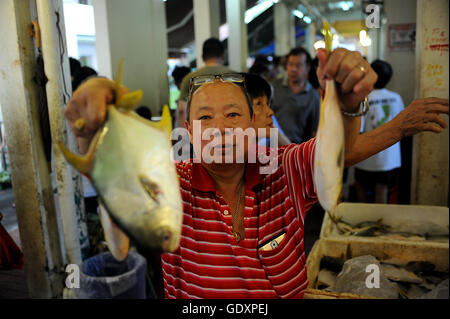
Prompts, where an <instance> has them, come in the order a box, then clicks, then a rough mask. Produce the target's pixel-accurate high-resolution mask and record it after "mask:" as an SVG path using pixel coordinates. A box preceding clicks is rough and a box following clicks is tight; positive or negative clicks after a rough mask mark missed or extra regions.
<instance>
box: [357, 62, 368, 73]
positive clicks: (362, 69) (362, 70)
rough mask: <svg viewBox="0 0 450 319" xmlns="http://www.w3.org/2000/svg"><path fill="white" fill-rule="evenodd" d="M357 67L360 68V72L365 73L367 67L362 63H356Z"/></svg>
mask: <svg viewBox="0 0 450 319" xmlns="http://www.w3.org/2000/svg"><path fill="white" fill-rule="evenodd" d="M358 68H359V69H360V70H361V72H362V73H364V75H366V74H367V69H366V68H365V67H364V66H363V65H361V64H358Z"/></svg>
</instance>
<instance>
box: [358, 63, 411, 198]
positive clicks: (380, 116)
mask: <svg viewBox="0 0 450 319" xmlns="http://www.w3.org/2000/svg"><path fill="white" fill-rule="evenodd" d="M371 66H372V68H373V69H374V71H375V72H376V73H377V75H378V81H377V83H376V84H375V89H374V90H373V91H372V92H371V93H370V94H369V96H368V99H369V106H370V108H369V112H368V113H367V114H366V115H365V116H364V117H363V118H362V119H361V133H367V132H369V131H372V130H374V129H376V128H377V127H379V126H381V125H383V124H384V123H386V122H389V121H390V120H392V119H393V118H394V117H395V116H397V114H398V113H400V112H401V111H402V110H403V108H404V104H403V100H402V98H401V96H400V95H399V94H397V93H395V92H392V91H389V90H388V89H386V88H385V86H386V84H387V83H388V82H389V80H390V79H391V77H392V68H391V65H390V64H389V63H387V62H385V61H381V60H376V61H374V62H372V64H371ZM401 165H402V162H401V152H400V142H397V143H395V144H394V145H392V146H391V147H389V148H387V149H385V150H384V151H381V152H379V153H377V154H375V155H373V156H371V157H369V158H368V159H366V160H364V161H362V162H360V163H358V164H356V165H355V180H356V182H357V196H358V201H360V202H367V201H368V199H367V192H368V191H373V192H374V194H375V202H376V203H387V201H388V191H389V187H390V186H392V185H395V184H396V183H398V170H396V169H398V168H400V167H401Z"/></svg>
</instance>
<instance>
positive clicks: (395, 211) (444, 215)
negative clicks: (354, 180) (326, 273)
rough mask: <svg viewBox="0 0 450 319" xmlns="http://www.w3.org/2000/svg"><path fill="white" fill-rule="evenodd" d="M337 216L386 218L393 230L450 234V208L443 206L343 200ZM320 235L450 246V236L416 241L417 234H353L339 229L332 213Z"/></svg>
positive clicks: (349, 219) (354, 220)
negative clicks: (340, 231)
mask: <svg viewBox="0 0 450 319" xmlns="http://www.w3.org/2000/svg"><path fill="white" fill-rule="evenodd" d="M333 215H334V216H335V217H337V218H339V217H342V220H343V221H345V222H347V223H349V224H351V225H356V224H358V223H360V222H364V221H377V220H379V219H380V218H382V219H383V221H382V223H383V224H386V225H389V226H390V227H391V229H390V231H391V232H407V233H416V234H425V233H428V234H429V235H440V236H442V235H446V236H448V234H449V209H448V207H439V206H415V205H390V204H363V203H341V204H339V205H338V206H337V207H336V209H335V210H334V212H333ZM320 238H331V239H336V240H344V241H353V240H356V241H363V242H364V241H369V242H370V241H381V242H399V243H411V242H414V243H417V244H420V245H426V246H438V247H440V246H442V247H447V249H448V246H449V242H448V240H444V242H442V241H440V242H438V241H433V240H432V239H431V240H422V241H416V240H415V239H414V237H411V238H408V237H402V238H401V239H392V238H383V237H364V236H349V235H343V234H340V233H339V230H338V229H337V228H336V225H335V223H334V222H333V221H332V220H331V218H330V216H329V215H328V213H326V214H325V218H324V220H323V223H322V229H321V231H320Z"/></svg>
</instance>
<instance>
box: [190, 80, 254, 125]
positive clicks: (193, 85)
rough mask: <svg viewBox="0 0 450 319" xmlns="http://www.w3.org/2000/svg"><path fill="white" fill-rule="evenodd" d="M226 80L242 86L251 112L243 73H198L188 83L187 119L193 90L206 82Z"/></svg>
mask: <svg viewBox="0 0 450 319" xmlns="http://www.w3.org/2000/svg"><path fill="white" fill-rule="evenodd" d="M219 81H220V82H228V83H234V84H237V85H239V86H240V87H242V89H243V91H244V94H245V96H246V98H247V102H248V103H249V106H250V109H251V111H250V113H251V114H252V113H253V110H252V108H251V105H252V103H251V98H250V97H249V95H248V92H247V87H246V84H245V73H222V74H210V75H199V76H196V77H193V78H192V79H191V81H190V83H189V95H188V101H187V114H188V115H187V116H188V119H189V108H190V104H191V100H192V95H193V94H194V92H195V90H197V89H198V88H199V87H200V86H202V85H204V84H207V83H213V82H219Z"/></svg>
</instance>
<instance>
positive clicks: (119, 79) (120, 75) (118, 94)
mask: <svg viewBox="0 0 450 319" xmlns="http://www.w3.org/2000/svg"><path fill="white" fill-rule="evenodd" d="M114 81H115V82H116V104H117V101H120V100H121V99H122V95H123V94H122V93H121V90H120V88H121V87H122V86H123V58H120V60H119V66H118V67H117V74H116V78H115V79H114Z"/></svg>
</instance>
